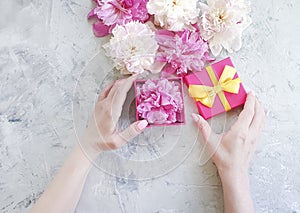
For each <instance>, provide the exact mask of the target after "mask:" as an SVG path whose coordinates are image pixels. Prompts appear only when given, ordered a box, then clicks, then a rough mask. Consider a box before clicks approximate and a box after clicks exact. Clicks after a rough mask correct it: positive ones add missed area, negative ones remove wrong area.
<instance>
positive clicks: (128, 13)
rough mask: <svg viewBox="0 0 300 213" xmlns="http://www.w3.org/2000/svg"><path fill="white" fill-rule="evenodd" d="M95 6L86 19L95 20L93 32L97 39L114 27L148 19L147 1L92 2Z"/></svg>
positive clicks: (96, 0)
mask: <svg viewBox="0 0 300 213" xmlns="http://www.w3.org/2000/svg"><path fill="white" fill-rule="evenodd" d="M94 1H95V2H96V4H97V6H96V7H95V8H94V9H93V10H91V11H90V13H89V14H88V19H92V18H96V19H97V21H96V22H95V23H94V24H93V30H94V33H95V35H96V36H97V37H103V36H106V35H108V34H109V33H111V32H112V29H113V28H114V27H115V26H116V25H124V24H126V23H128V22H130V21H141V22H145V21H147V20H148V19H149V14H148V11H147V8H146V4H147V2H148V0H94Z"/></svg>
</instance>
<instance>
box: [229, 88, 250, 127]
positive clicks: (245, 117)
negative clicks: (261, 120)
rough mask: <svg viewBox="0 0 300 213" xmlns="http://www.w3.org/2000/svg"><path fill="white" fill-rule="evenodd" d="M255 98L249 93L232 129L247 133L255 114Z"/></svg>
mask: <svg viewBox="0 0 300 213" xmlns="http://www.w3.org/2000/svg"><path fill="white" fill-rule="evenodd" d="M255 100H256V98H255V96H254V93H253V92H249V93H248V96H247V100H246V103H245V105H244V109H243V111H242V112H241V113H240V115H239V118H238V120H237V121H236V123H235V124H234V125H233V126H232V129H240V130H244V131H248V129H249V126H250V124H251V122H252V119H253V117H254V113H255Z"/></svg>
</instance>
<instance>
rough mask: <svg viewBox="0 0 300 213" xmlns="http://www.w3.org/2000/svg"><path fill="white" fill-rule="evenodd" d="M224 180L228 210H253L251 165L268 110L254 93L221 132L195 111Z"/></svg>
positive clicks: (197, 120)
mask: <svg viewBox="0 0 300 213" xmlns="http://www.w3.org/2000/svg"><path fill="white" fill-rule="evenodd" d="M192 116H193V119H194V120H195V121H196V123H197V125H198V127H199V129H200V131H201V132H202V135H203V138H204V141H205V143H206V144H207V147H208V149H209V151H210V152H211V154H212V160H213V162H214V163H215V164H216V166H217V168H218V172H219V175H220V178H221V181H222V186H223V194H224V198H223V199H224V212H225V213H239V212H244V213H253V212H254V206H253V202H252V198H251V193H250V184H249V177H248V166H249V161H250V159H251V156H252V155H253V153H254V151H255V148H256V144H257V141H258V138H259V136H260V134H261V132H262V129H263V126H264V123H265V112H264V109H263V107H262V105H261V104H260V103H259V102H258V100H257V99H256V97H255V96H254V95H253V93H249V94H248V97H247V100H246V103H245V106H244V110H243V111H242V112H241V114H240V116H239V118H238V120H237V121H236V123H235V124H234V125H233V126H232V128H231V129H230V130H229V131H228V132H226V133H224V134H221V135H217V134H216V133H214V132H213V131H212V130H211V128H210V126H209V124H208V123H207V122H206V121H205V120H204V119H203V118H202V117H201V116H200V115H196V114H193V115H192Z"/></svg>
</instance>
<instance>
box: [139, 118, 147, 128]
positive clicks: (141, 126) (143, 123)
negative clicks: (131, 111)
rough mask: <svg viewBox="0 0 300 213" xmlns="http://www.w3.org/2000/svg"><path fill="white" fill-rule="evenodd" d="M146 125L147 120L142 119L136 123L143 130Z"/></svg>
mask: <svg viewBox="0 0 300 213" xmlns="http://www.w3.org/2000/svg"><path fill="white" fill-rule="evenodd" d="M146 126H148V121H146V120H142V121H140V122H139V123H138V125H137V127H138V128H139V130H143V129H145V128H146Z"/></svg>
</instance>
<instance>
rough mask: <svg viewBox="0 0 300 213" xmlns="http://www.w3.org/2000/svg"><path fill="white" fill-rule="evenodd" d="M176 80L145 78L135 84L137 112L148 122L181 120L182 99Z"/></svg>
mask: <svg viewBox="0 0 300 213" xmlns="http://www.w3.org/2000/svg"><path fill="white" fill-rule="evenodd" d="M180 86H181V85H180V83H179V82H178V81H176V80H168V79H160V80H147V81H146V82H145V83H138V85H137V94H136V98H137V113H138V116H139V118H141V119H146V120H147V121H148V122H149V123H150V124H171V123H176V122H183V113H184V112H183V100H182V93H181V92H182V91H181V89H180V88H181V87H180Z"/></svg>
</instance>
